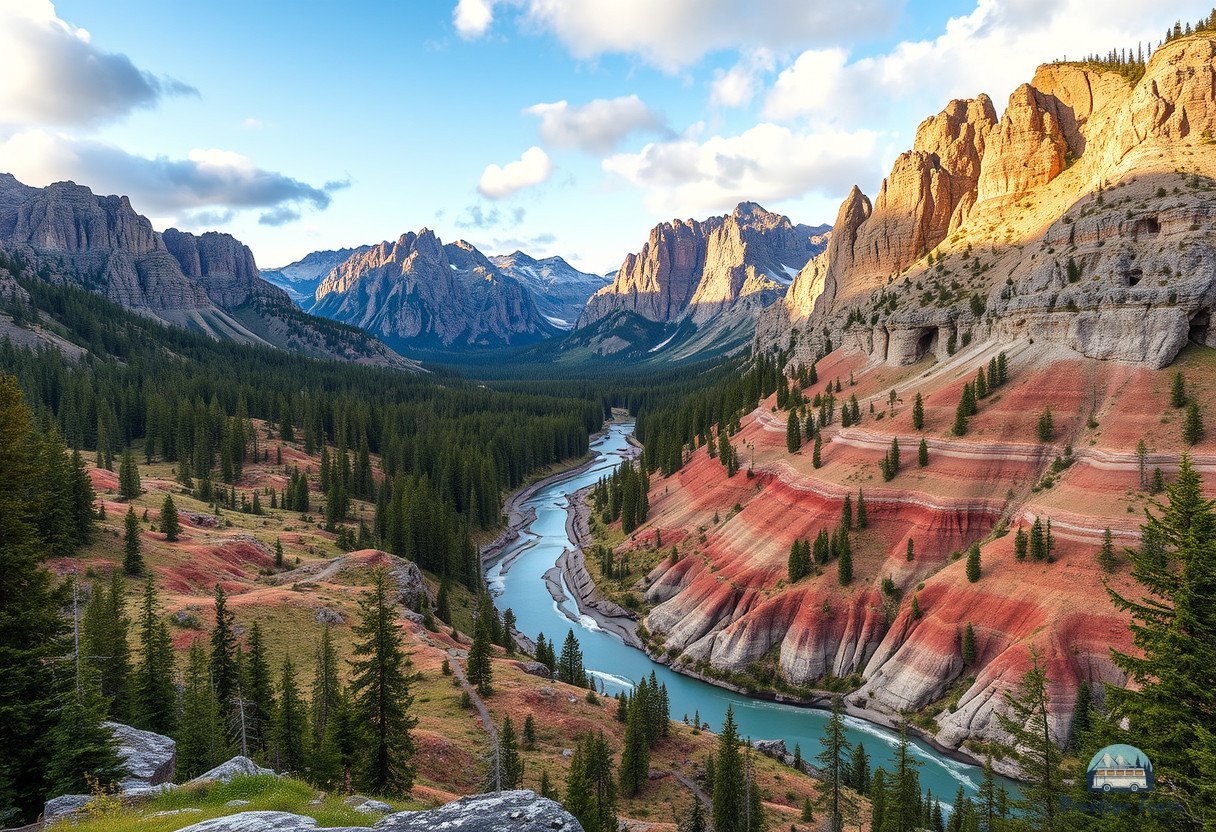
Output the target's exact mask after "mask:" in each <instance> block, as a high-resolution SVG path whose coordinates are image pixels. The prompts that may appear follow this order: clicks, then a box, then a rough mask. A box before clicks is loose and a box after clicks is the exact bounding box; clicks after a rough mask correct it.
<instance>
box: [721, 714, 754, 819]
mask: <svg viewBox="0 0 1216 832" xmlns="http://www.w3.org/2000/svg"><path fill="white" fill-rule="evenodd" d="M746 798H747V796H746V795H745V794H744V771H743V755H742V754H741V753H740V752H739V731H738V729H737V728H736V726H735V714H734V709H733V708H732V707H731V706H730V705H727V706H726V719H725V721H724V722H723V723H722V733H720V734H719V735H718V754H717V757H716V759H715V760H714V776H713V828H714V832H745V830H744V819H745V818H746V816H747V802H746Z"/></svg>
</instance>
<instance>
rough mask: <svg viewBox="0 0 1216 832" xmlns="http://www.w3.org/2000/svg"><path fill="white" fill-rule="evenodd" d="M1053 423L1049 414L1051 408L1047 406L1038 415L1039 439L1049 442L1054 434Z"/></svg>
mask: <svg viewBox="0 0 1216 832" xmlns="http://www.w3.org/2000/svg"><path fill="white" fill-rule="evenodd" d="M1055 432H1056V431H1055V423H1054V420H1053V418H1052V415H1051V408H1050V407H1049V408H1047V409H1045V410H1044V411H1043V413H1042V414H1041V415H1040V416H1039V427H1038V434H1039V441H1040V442H1050V441H1051V440H1052V438H1053V437H1054V436H1055Z"/></svg>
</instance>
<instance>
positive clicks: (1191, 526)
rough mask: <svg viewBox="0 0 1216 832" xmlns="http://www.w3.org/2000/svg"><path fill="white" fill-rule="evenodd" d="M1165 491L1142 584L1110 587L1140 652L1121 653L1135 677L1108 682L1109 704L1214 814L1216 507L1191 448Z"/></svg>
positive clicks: (1180, 792) (1168, 775)
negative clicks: (1120, 684)
mask: <svg viewBox="0 0 1216 832" xmlns="http://www.w3.org/2000/svg"><path fill="white" fill-rule="evenodd" d="M1166 492H1167V497H1168V501H1167V502H1165V503H1162V504H1157V505H1156V506H1155V510H1154V511H1150V512H1149V513H1148V515H1147V520H1146V522H1145V524H1144V526H1143V527H1142V532H1143V534H1142V545H1141V550H1140V551H1138V552H1137V551H1135V550H1133V551H1131V552H1130V557H1131V564H1132V569H1131V575H1132V578H1133V579H1134V580H1135V581H1136V583H1137V584H1138V588H1137V589H1138V591H1137V592H1134V593H1128V594H1127V595H1123V594H1121V593H1119V592H1117V591H1115V590H1113V589H1111V588H1110V587H1108V588H1107V592H1108V593H1109V594H1110V596H1111V599H1112V600H1113V601H1114V604H1115V606H1116V607H1117V608H1118V609H1120V610H1122V611H1124V612H1127V613H1129V614H1130V616H1131V619H1132V621H1131V630H1132V643H1133V644H1134V645H1135V647H1136V649H1137V651H1138V652H1137V654H1136V655H1132V654H1131V653H1124V652H1122V651H1114V652H1113V654H1112V655H1113V658H1114V661H1115V664H1116V665H1117V666H1118V667H1119V668H1120V669H1121V670H1122V671H1123V672H1124V673H1126V674H1127V677H1128V680H1129V682H1130V683H1131V684H1129V686H1128V687H1127V688H1118V689H1116V688H1114V687H1108V688H1107V705H1108V707H1109V708H1110V709H1111V713H1112V717H1113V718H1114V719H1122V718H1126V719H1127V720H1128V721H1129V723H1130V728H1131V731H1132V735H1133V736H1135V737H1137V738H1138V742H1137V744H1138V745H1139V746H1140V747H1141V748H1143V749H1144V751H1145V753H1146V754H1148V755H1149V758H1150V759H1151V760H1152V761H1153V765H1154V767H1155V769H1156V771H1157V780H1158V784H1159V788H1160V785H1161V784H1162V783H1163V782H1164V783H1166V784H1167V785H1166V788H1167V789H1168V791H1169V792H1170V793H1171V796H1172V797H1174V798H1176V799H1178V800H1180V801H1181V802H1182V804H1183V805H1184V806H1186V807H1187V808H1188V810H1189V812H1190V814H1191V816H1192V817H1196V816H1202V815H1203V813H1204V812H1207V813H1208V815H1207V816H1208V817H1212V814H1211V813H1212V812H1213V811H1214V810H1216V788H1214V784H1216V770H1214V769H1213V766H1212V764H1211V760H1212V758H1211V757H1210V756H1207V757H1205V752H1208V753H1210V752H1211V751H1212V750H1216V746H1214V744H1213V742H1212V739H1213V737H1212V731H1211V729H1210V728H1209V727H1208V725H1210V721H1211V715H1212V714H1216V637H1214V634H1216V604H1213V603H1212V599H1213V598H1214V597H1216V509H1214V507H1213V502H1212V501H1211V500H1208V499H1206V498H1205V497H1204V493H1203V481H1202V478H1201V477H1200V476H1199V474H1198V472H1197V471H1195V468H1194V465H1193V464H1192V462H1191V458H1190V455H1189V454H1186V453H1184V454H1183V455H1182V458H1181V459H1180V461H1179V467H1178V476H1177V477H1176V478H1175V480H1174V482H1173V483H1171V484H1170V485H1169V486H1168V487H1167V489H1166ZM1150 543H1151V545H1149V544H1150ZM1205 721H1206V723H1207V724H1205ZM1196 735H1197V736H1196Z"/></svg>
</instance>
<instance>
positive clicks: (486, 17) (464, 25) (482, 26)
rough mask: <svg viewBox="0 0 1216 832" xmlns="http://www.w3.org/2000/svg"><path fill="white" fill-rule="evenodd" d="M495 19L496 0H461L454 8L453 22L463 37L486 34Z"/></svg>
mask: <svg viewBox="0 0 1216 832" xmlns="http://www.w3.org/2000/svg"><path fill="white" fill-rule="evenodd" d="M493 20H494V0H460V2H458V3H457V4H456V8H455V9H453V10H452V24H453V25H454V26H455V27H456V32H457V33H458V34H459V35H460V36H461V37H462V38H476V37H480V36H482V35H484V34H485V33H486V30H487V29H489V28H490V24H491V23H492V22H493Z"/></svg>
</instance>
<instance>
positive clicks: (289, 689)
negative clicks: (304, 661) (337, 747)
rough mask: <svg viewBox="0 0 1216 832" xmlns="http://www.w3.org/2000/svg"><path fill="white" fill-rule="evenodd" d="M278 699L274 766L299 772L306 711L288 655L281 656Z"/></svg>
mask: <svg viewBox="0 0 1216 832" xmlns="http://www.w3.org/2000/svg"><path fill="white" fill-rule="evenodd" d="M278 698H279V702H278V707H277V708H276V709H275V711H274V743H273V749H274V761H275V769H277V770H278V771H287V772H294V773H299V772H303V771H304V769H305V768H306V767H307V765H308V759H309V753H308V712H307V709H306V708H305V705H304V699H303V697H301V696H300V687H299V685H298V684H296V668H295V665H294V664H292V662H291V656H286V657H284V659H283V669H282V671H281V672H280V674H279V697H278Z"/></svg>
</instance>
